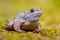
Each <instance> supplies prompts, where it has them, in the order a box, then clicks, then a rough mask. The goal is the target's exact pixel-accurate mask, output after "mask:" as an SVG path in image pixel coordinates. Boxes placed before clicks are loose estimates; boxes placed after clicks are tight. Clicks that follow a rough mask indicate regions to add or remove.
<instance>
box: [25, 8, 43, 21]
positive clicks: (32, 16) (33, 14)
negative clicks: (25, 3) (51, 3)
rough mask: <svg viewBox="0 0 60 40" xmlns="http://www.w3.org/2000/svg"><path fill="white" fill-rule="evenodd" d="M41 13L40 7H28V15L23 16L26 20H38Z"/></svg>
mask: <svg viewBox="0 0 60 40" xmlns="http://www.w3.org/2000/svg"><path fill="white" fill-rule="evenodd" d="M41 15H42V10H41V9H40V8H36V9H33V8H32V9H30V11H29V13H28V15H26V16H25V18H26V20H28V21H35V20H39V18H40V16H41Z"/></svg>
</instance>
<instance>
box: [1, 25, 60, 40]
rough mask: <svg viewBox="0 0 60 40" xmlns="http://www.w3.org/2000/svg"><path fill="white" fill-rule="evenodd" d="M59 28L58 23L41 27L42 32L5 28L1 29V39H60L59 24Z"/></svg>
mask: <svg viewBox="0 0 60 40" xmlns="http://www.w3.org/2000/svg"><path fill="white" fill-rule="evenodd" d="M57 28H58V29H57ZM57 28H56V25H55V27H53V26H52V27H48V26H45V27H42V28H41V32H39V33H33V32H25V33H18V32H15V31H6V30H5V29H0V40H60V32H59V30H60V28H59V26H57ZM1 30H5V31H1Z"/></svg>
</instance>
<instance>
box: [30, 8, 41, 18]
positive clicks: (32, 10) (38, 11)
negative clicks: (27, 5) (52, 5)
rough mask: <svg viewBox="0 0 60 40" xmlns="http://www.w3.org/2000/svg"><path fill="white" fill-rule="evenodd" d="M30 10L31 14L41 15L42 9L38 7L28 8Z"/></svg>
mask: <svg viewBox="0 0 60 40" xmlns="http://www.w3.org/2000/svg"><path fill="white" fill-rule="evenodd" d="M30 12H31V14H32V15H33V16H39V17H40V16H41V15H42V10H41V9H40V8H36V9H33V8H32V9H30Z"/></svg>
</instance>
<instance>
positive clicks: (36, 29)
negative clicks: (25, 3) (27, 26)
mask: <svg viewBox="0 0 60 40" xmlns="http://www.w3.org/2000/svg"><path fill="white" fill-rule="evenodd" d="M40 31H41V25H40V23H37V26H36V28H35V30H34V31H33V32H37V33H38V32H40Z"/></svg>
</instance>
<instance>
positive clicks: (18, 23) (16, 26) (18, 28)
mask: <svg viewBox="0 0 60 40" xmlns="http://www.w3.org/2000/svg"><path fill="white" fill-rule="evenodd" d="M23 22H24V20H23V19H15V20H14V30H15V31H17V32H24V31H23V30H21V24H22V23H23Z"/></svg>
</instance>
